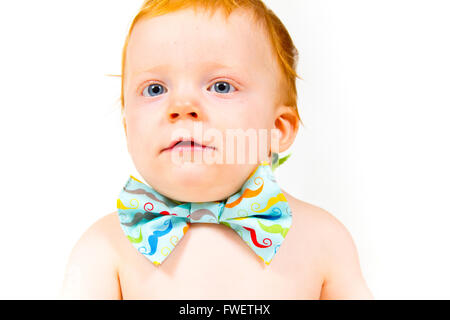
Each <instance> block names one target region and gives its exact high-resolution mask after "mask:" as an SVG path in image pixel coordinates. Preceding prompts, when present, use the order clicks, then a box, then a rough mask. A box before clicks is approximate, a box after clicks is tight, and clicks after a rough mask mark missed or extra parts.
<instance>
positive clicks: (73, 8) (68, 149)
mask: <svg viewBox="0 0 450 320" xmlns="http://www.w3.org/2000/svg"><path fill="white" fill-rule="evenodd" d="M141 3H142V1H141V0H133V1H130V0H128V1H112V0H96V1H87V0H85V1H76V2H73V1H72V2H68V1H57V0H53V1H50V0H43V1H30V0H28V1H2V2H0V35H1V37H0V39H1V40H2V42H1V50H0V67H1V68H0V70H1V73H0V85H1V87H0V88H1V89H0V90H1V100H0V103H1V113H2V116H1V118H0V119H1V120H0V121H1V126H0V130H1V131H0V132H1V135H0V136H1V150H2V152H1V158H0V159H1V160H0V161H1V166H0V174H1V177H2V182H3V183H1V184H0V188H1V190H0V191H1V195H2V198H1V199H2V201H1V204H2V214H1V224H0V225H1V232H0V248H1V256H0V261H1V263H0V283H1V286H0V298H3V299H13V298H25V299H36V298H38V299H48V298H54V297H56V295H57V293H58V291H59V289H60V287H61V283H62V279H63V273H64V268H65V264H66V262H67V259H68V256H69V253H70V250H71V249H72V247H73V245H74V244H75V242H76V241H77V240H78V239H79V237H80V236H81V234H82V233H83V232H84V231H85V230H86V229H87V228H88V227H89V226H90V225H91V224H92V223H93V222H94V221H96V220H97V219H99V218H100V217H102V216H104V215H106V214H108V213H110V212H113V211H114V210H115V205H116V196H117V195H118V192H119V191H120V190H119V189H120V188H121V185H122V184H123V183H124V182H125V180H126V179H127V177H128V175H129V174H130V173H131V174H132V173H133V172H135V171H134V170H135V169H134V167H133V165H132V162H131V160H130V158H129V155H128V153H127V150H126V144H125V136H124V133H123V129H122V126H121V123H120V111H119V110H120V104H119V101H118V99H119V97H120V79H119V78H111V77H107V76H105V74H120V72H121V69H120V63H121V60H120V59H121V50H122V46H123V41H124V39H125V36H126V32H127V30H128V27H129V25H130V23H131V19H132V17H133V15H134V14H135V13H136V12H137V10H138V8H139V6H140V5H141ZM265 3H266V4H267V5H268V6H269V7H270V8H272V9H273V10H274V11H275V13H277V14H278V16H279V17H280V18H281V20H282V21H283V22H284V23H285V25H286V26H287V28H288V29H289V31H290V33H291V35H292V37H293V39H294V41H295V43H296V46H297V48H298V50H299V52H300V63H299V68H298V73H299V74H300V75H301V77H302V78H303V79H304V80H300V81H298V89H299V95H300V97H299V112H300V116H301V117H302V119H303V121H304V123H305V124H306V127H301V128H300V132H299V135H298V137H297V140H296V141H295V143H294V145H293V146H292V148H291V149H290V150H289V151H292V153H293V155H292V157H291V158H290V159H289V160H288V161H287V162H286V164H284V165H283V166H282V167H280V168H279V169H278V170H277V171H276V175H277V179H278V181H279V183H280V185H281V186H282V187H283V188H284V189H285V190H286V191H287V192H289V193H290V194H292V195H293V196H295V197H297V198H299V199H301V200H303V201H307V202H310V203H312V204H315V205H317V206H320V207H322V208H324V209H326V210H327V211H329V212H331V213H332V214H333V215H334V216H336V217H337V218H338V219H339V220H340V221H341V222H342V223H343V224H344V225H345V226H346V227H347V229H348V230H349V231H350V233H351V234H352V236H353V239H354V241H355V243H356V245H357V248H358V253H359V257H360V261H361V267H362V270H363V273H364V276H365V278H366V280H367V283H368V285H369V287H370V289H371V290H372V292H373V294H374V295H375V298H377V299H432V298H435V299H449V298H450V294H449V293H448V289H447V288H448V286H449V285H450V276H449V272H448V270H450V257H449V244H450V235H449V232H448V229H449V227H450V218H449V216H450V205H449V203H448V196H449V181H450V174H449V168H448V164H449V163H450V152H449V147H448V145H449V143H448V139H449V137H450V129H449V126H448V124H447V123H448V122H449V118H450V111H449V109H450V98H449V94H448V93H449V88H450V80H449V79H450V77H449V75H450V62H449V61H450V59H449V57H450V44H449V40H448V30H450V21H449V20H448V13H449V12H450V2H449V1H446V0H442V1H439V0H427V1H425V0H421V1H413V0H378V1H368V0H339V1H334V0H290V1H288V0H282V1H280V0H278V1H277V0H272V1H268V0H266V1H265Z"/></svg>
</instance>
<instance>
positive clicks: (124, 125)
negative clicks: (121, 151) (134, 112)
mask: <svg viewBox="0 0 450 320" xmlns="http://www.w3.org/2000/svg"><path fill="white" fill-rule="evenodd" d="M122 123H123V128H124V129H125V136H126V137H128V136H127V122H126V121H125V117H122Z"/></svg>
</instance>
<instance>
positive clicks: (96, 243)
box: [60, 215, 121, 299]
mask: <svg viewBox="0 0 450 320" xmlns="http://www.w3.org/2000/svg"><path fill="white" fill-rule="evenodd" d="M112 223H113V220H112V219H111V215H109V216H105V217H103V218H102V219H100V220H98V221H97V222H95V223H94V224H93V225H92V226H91V227H90V228H89V229H88V230H87V231H86V232H85V233H84V234H83V235H82V236H81V238H80V239H79V240H78V242H77V243H76V245H75V247H74V248H73V249H72V252H71V255H70V258H69V262H68V264H67V267H66V273H65V277H64V283H63V287H62V290H61V293H60V298H61V299H121V290H120V284H119V279H118V273H117V267H116V266H117V255H116V252H115V250H114V248H113V245H112V243H113V241H111V239H113V238H111V237H112V230H114V227H113V225H112Z"/></svg>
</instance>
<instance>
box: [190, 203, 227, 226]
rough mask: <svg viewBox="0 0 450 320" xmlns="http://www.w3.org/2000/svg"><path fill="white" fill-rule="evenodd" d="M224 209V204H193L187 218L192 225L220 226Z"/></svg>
mask: <svg viewBox="0 0 450 320" xmlns="http://www.w3.org/2000/svg"><path fill="white" fill-rule="evenodd" d="M223 209H224V203H223V202H192V203H191V209H190V210H189V211H190V213H189V215H188V217H187V218H188V221H189V222H190V223H215V224H220V217H221V215H222V212H223Z"/></svg>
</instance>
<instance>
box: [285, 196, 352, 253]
mask: <svg viewBox="0 0 450 320" xmlns="http://www.w3.org/2000/svg"><path fill="white" fill-rule="evenodd" d="M283 193H284V195H285V196H286V199H287V200H288V203H289V206H290V207H291V209H292V218H293V225H294V224H297V225H298V228H297V230H299V231H301V233H302V234H303V235H306V236H308V237H311V239H310V240H314V242H315V243H316V244H318V245H320V246H322V249H323V248H324V247H323V246H326V245H327V244H333V243H335V242H334V241H335V240H338V239H340V240H345V239H346V240H347V241H348V240H349V238H350V239H351V236H350V233H349V232H348V231H347V229H346V228H345V226H344V225H343V224H342V223H341V222H340V221H339V220H338V219H337V218H336V217H334V216H333V215H332V214H331V213H330V212H328V211H326V210H325V209H323V208H321V207H319V206H316V205H313V204H311V203H308V202H305V201H302V200H300V199H297V198H295V197H293V196H291V195H290V194H289V193H287V192H285V191H284V190H283ZM347 244H348V243H347Z"/></svg>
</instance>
